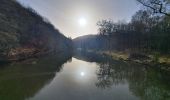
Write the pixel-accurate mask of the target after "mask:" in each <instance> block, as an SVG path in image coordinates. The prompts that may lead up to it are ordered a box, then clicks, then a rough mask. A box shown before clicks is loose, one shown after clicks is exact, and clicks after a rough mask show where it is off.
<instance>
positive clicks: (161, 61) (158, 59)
mask: <svg viewBox="0 0 170 100" xmlns="http://www.w3.org/2000/svg"><path fill="white" fill-rule="evenodd" d="M86 52H94V53H96V54H99V55H103V56H109V57H110V58H112V59H114V60H121V61H126V62H134V63H139V64H143V65H148V66H151V67H157V68H160V69H163V70H167V71H170V57H169V56H167V55H159V56H157V55H153V54H148V55H144V54H137V53H134V54H130V53H128V52H117V51H111V52H110V51H93V50H88V51H86Z"/></svg>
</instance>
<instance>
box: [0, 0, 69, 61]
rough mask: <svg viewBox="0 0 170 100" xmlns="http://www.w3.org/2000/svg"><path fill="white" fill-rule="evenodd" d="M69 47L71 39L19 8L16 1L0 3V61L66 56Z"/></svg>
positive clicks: (36, 16)
mask: <svg viewBox="0 0 170 100" xmlns="http://www.w3.org/2000/svg"><path fill="white" fill-rule="evenodd" d="M71 47H72V40H71V39H68V38H66V37H65V36H64V35H62V34H61V33H60V32H59V31H58V30H57V29H55V28H54V26H53V25H52V24H50V22H49V21H47V19H45V18H42V17H41V16H40V15H39V14H38V13H36V12H35V11H34V10H32V9H31V8H25V7H23V6H22V5H21V4H19V3H18V2H17V1H16V0H0V58H1V59H0V60H3V58H4V59H5V58H8V59H10V57H14V56H15V57H16V56H23V57H27V55H29V56H30V55H34V54H36V53H46V52H68V51H67V50H68V49H70V48H71ZM69 51H70V50H69ZM16 58H17V57H16ZM19 58H20V57H19Z"/></svg>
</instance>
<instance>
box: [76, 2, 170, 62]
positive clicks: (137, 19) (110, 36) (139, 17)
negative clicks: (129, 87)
mask: <svg viewBox="0 0 170 100" xmlns="http://www.w3.org/2000/svg"><path fill="white" fill-rule="evenodd" d="M137 1H138V2H139V4H141V5H143V7H142V8H141V9H140V10H139V11H137V12H136V13H135V14H134V15H133V16H132V18H131V21H130V22H125V21H118V22H114V21H113V20H107V19H105V20H100V21H98V22H97V26H98V35H87V36H82V37H78V38H76V39H74V40H73V41H74V44H75V46H76V48H84V49H87V50H94V51H99V52H106V51H108V52H112V54H113V55H116V56H117V55H118V56H119V54H118V53H117V52H123V53H124V54H123V55H124V56H125V55H126V54H127V58H135V59H142V58H144V59H145V58H148V59H149V58H152V60H154V61H159V60H160V58H161V57H162V56H163V55H164V57H162V61H163V60H165V59H166V61H165V62H168V61H169V59H168V58H169V56H168V55H169V54H170V45H169V43H170V15H169V12H168V11H169V9H168V7H169V5H170V2H169V1H168V0H164V1H162V0H161V1H160V0H137ZM114 52H116V53H117V54H115V53H114ZM125 53H126V54H125ZM109 54H110V53H109ZM120 55H121V54H120ZM165 56H166V57H165ZM125 57H126V56H125ZM122 58H123V57H122ZM123 59H124V58H123ZM163 62H164V61H163Z"/></svg>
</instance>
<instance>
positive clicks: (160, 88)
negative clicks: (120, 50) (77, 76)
mask: <svg viewBox="0 0 170 100" xmlns="http://www.w3.org/2000/svg"><path fill="white" fill-rule="evenodd" d="M89 55H90V56H94V57H91V59H88V58H89ZM95 55H96V54H92V53H87V52H85V53H84V52H80V53H79V54H77V55H76V56H75V57H77V58H79V59H83V60H86V61H92V62H93V61H95ZM98 56H100V55H98ZM93 58H94V59H93ZM100 58H103V56H102V55H101V57H100ZM106 59H107V60H102V61H99V60H97V61H96V62H97V64H98V66H99V69H98V70H97V79H98V81H97V83H96V86H97V87H98V88H102V89H106V88H112V87H113V86H118V85H125V84H128V87H129V92H131V93H133V95H134V96H136V97H138V98H140V100H170V86H169V84H170V73H169V72H166V71H162V70H160V69H156V68H150V67H148V66H143V65H140V64H135V63H126V62H122V61H113V60H110V59H109V58H106Z"/></svg>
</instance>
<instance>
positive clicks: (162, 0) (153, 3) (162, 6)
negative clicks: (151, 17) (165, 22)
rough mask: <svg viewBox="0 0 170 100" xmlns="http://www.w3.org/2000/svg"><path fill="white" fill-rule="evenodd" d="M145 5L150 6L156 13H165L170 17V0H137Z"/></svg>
mask: <svg viewBox="0 0 170 100" xmlns="http://www.w3.org/2000/svg"><path fill="white" fill-rule="evenodd" d="M137 1H138V2H139V3H141V4H142V5H143V6H145V7H147V8H150V9H151V10H153V12H154V13H160V14H164V15H166V16H169V17H170V9H169V7H170V0H137Z"/></svg>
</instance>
